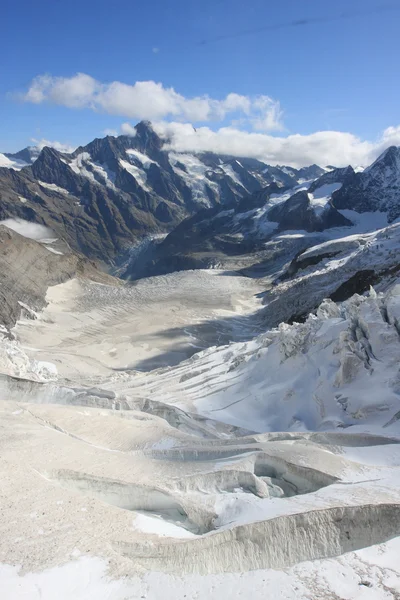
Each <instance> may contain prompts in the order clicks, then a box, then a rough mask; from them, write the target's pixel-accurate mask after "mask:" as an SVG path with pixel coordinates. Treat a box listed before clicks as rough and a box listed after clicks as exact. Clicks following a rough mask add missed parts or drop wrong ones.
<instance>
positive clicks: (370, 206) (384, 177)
mask: <svg viewBox="0 0 400 600" xmlns="http://www.w3.org/2000/svg"><path fill="white" fill-rule="evenodd" d="M332 203H333V205H334V206H335V207H336V208H337V209H348V210H355V211H357V212H360V213H363V212H376V211H381V212H386V213H387V216H388V222H389V223H391V222H393V221H394V220H395V219H397V218H398V217H399V216H400V148H399V147H396V146H391V147H390V148H388V149H387V150H385V152H384V153H383V154H381V156H379V158H377V160H376V161H375V162H374V163H373V164H372V165H371V166H370V167H368V168H367V169H365V170H364V171H363V172H362V173H355V174H354V176H353V177H349V178H348V179H347V180H346V181H345V183H344V185H343V186H342V188H341V189H340V190H338V191H337V192H335V193H334V194H333V196H332Z"/></svg>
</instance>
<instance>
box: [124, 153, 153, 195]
mask: <svg viewBox="0 0 400 600" xmlns="http://www.w3.org/2000/svg"><path fill="white" fill-rule="evenodd" d="M119 164H120V165H121V167H122V168H123V169H125V170H126V171H128V173H130V175H132V177H134V179H135V180H136V182H137V183H138V184H139V185H140V187H142V188H143V189H144V190H146V191H150V188H149V186H148V185H147V173H146V170H145V168H143V169H140V168H139V167H137V166H136V165H133V164H132V163H130V162H128V161H127V160H122V159H120V160H119Z"/></svg>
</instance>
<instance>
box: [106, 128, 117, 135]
mask: <svg viewBox="0 0 400 600" xmlns="http://www.w3.org/2000/svg"><path fill="white" fill-rule="evenodd" d="M103 133H104V135H112V136H114V137H116V136H117V135H118V131H117V130H116V129H108V128H107V129H104V131H103Z"/></svg>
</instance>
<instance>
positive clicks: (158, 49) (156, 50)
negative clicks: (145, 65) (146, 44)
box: [151, 47, 160, 54]
mask: <svg viewBox="0 0 400 600" xmlns="http://www.w3.org/2000/svg"><path fill="white" fill-rule="evenodd" d="M151 51H152V52H153V53H154V54H158V53H159V52H160V48H157V47H154V48H152V49H151Z"/></svg>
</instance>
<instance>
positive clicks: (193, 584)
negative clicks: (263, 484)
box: [0, 538, 400, 600]
mask: <svg viewBox="0 0 400 600" xmlns="http://www.w3.org/2000/svg"><path fill="white" fill-rule="evenodd" d="M399 554H400V538H397V539H394V540H391V541H390V542H387V543H386V544H380V545H377V546H372V547H370V548H367V549H365V550H359V551H357V552H351V553H348V554H344V555H343V556H341V557H340V558H336V559H327V560H317V561H314V562H304V563H301V564H299V565H297V566H295V567H292V568H291V569H287V570H285V571H277V570H272V569H265V570H256V571H250V572H247V573H246V572H245V573H230V574H223V575H205V576H200V575H186V576H184V577H177V576H173V575H166V574H162V573H147V574H145V575H144V576H143V577H135V578H124V579H120V580H115V579H112V578H110V576H109V575H108V573H107V564H106V562H105V561H104V560H101V559H99V558H93V557H87V556H80V557H78V558H76V559H75V560H74V561H73V562H69V563H67V564H65V565H63V566H60V567H53V568H50V569H46V570H45V571H42V572H40V573H27V574H19V573H18V567H13V566H10V565H0V580H1V582H2V600H54V598H57V599H58V600H72V599H73V600H94V599H95V600H135V599H136V598H146V599H147V600H160V598H163V599H165V600H183V599H184V598H186V599H187V600H221V598H229V599H230V600H244V599H247V598H249V597H251V598H254V599H255V600H265V598H266V590H270V592H269V597H271V598H274V599H276V600H310V598H314V599H315V600H317V599H318V600H319V599H321V598H324V597H326V595H327V594H330V597H331V598H332V597H334V598H341V599H342V600H390V599H391V598H395V595H396V594H398V592H399V590H400V569H399V562H398V556H399ZM249 594H250V595H249ZM271 594H273V595H271Z"/></svg>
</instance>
